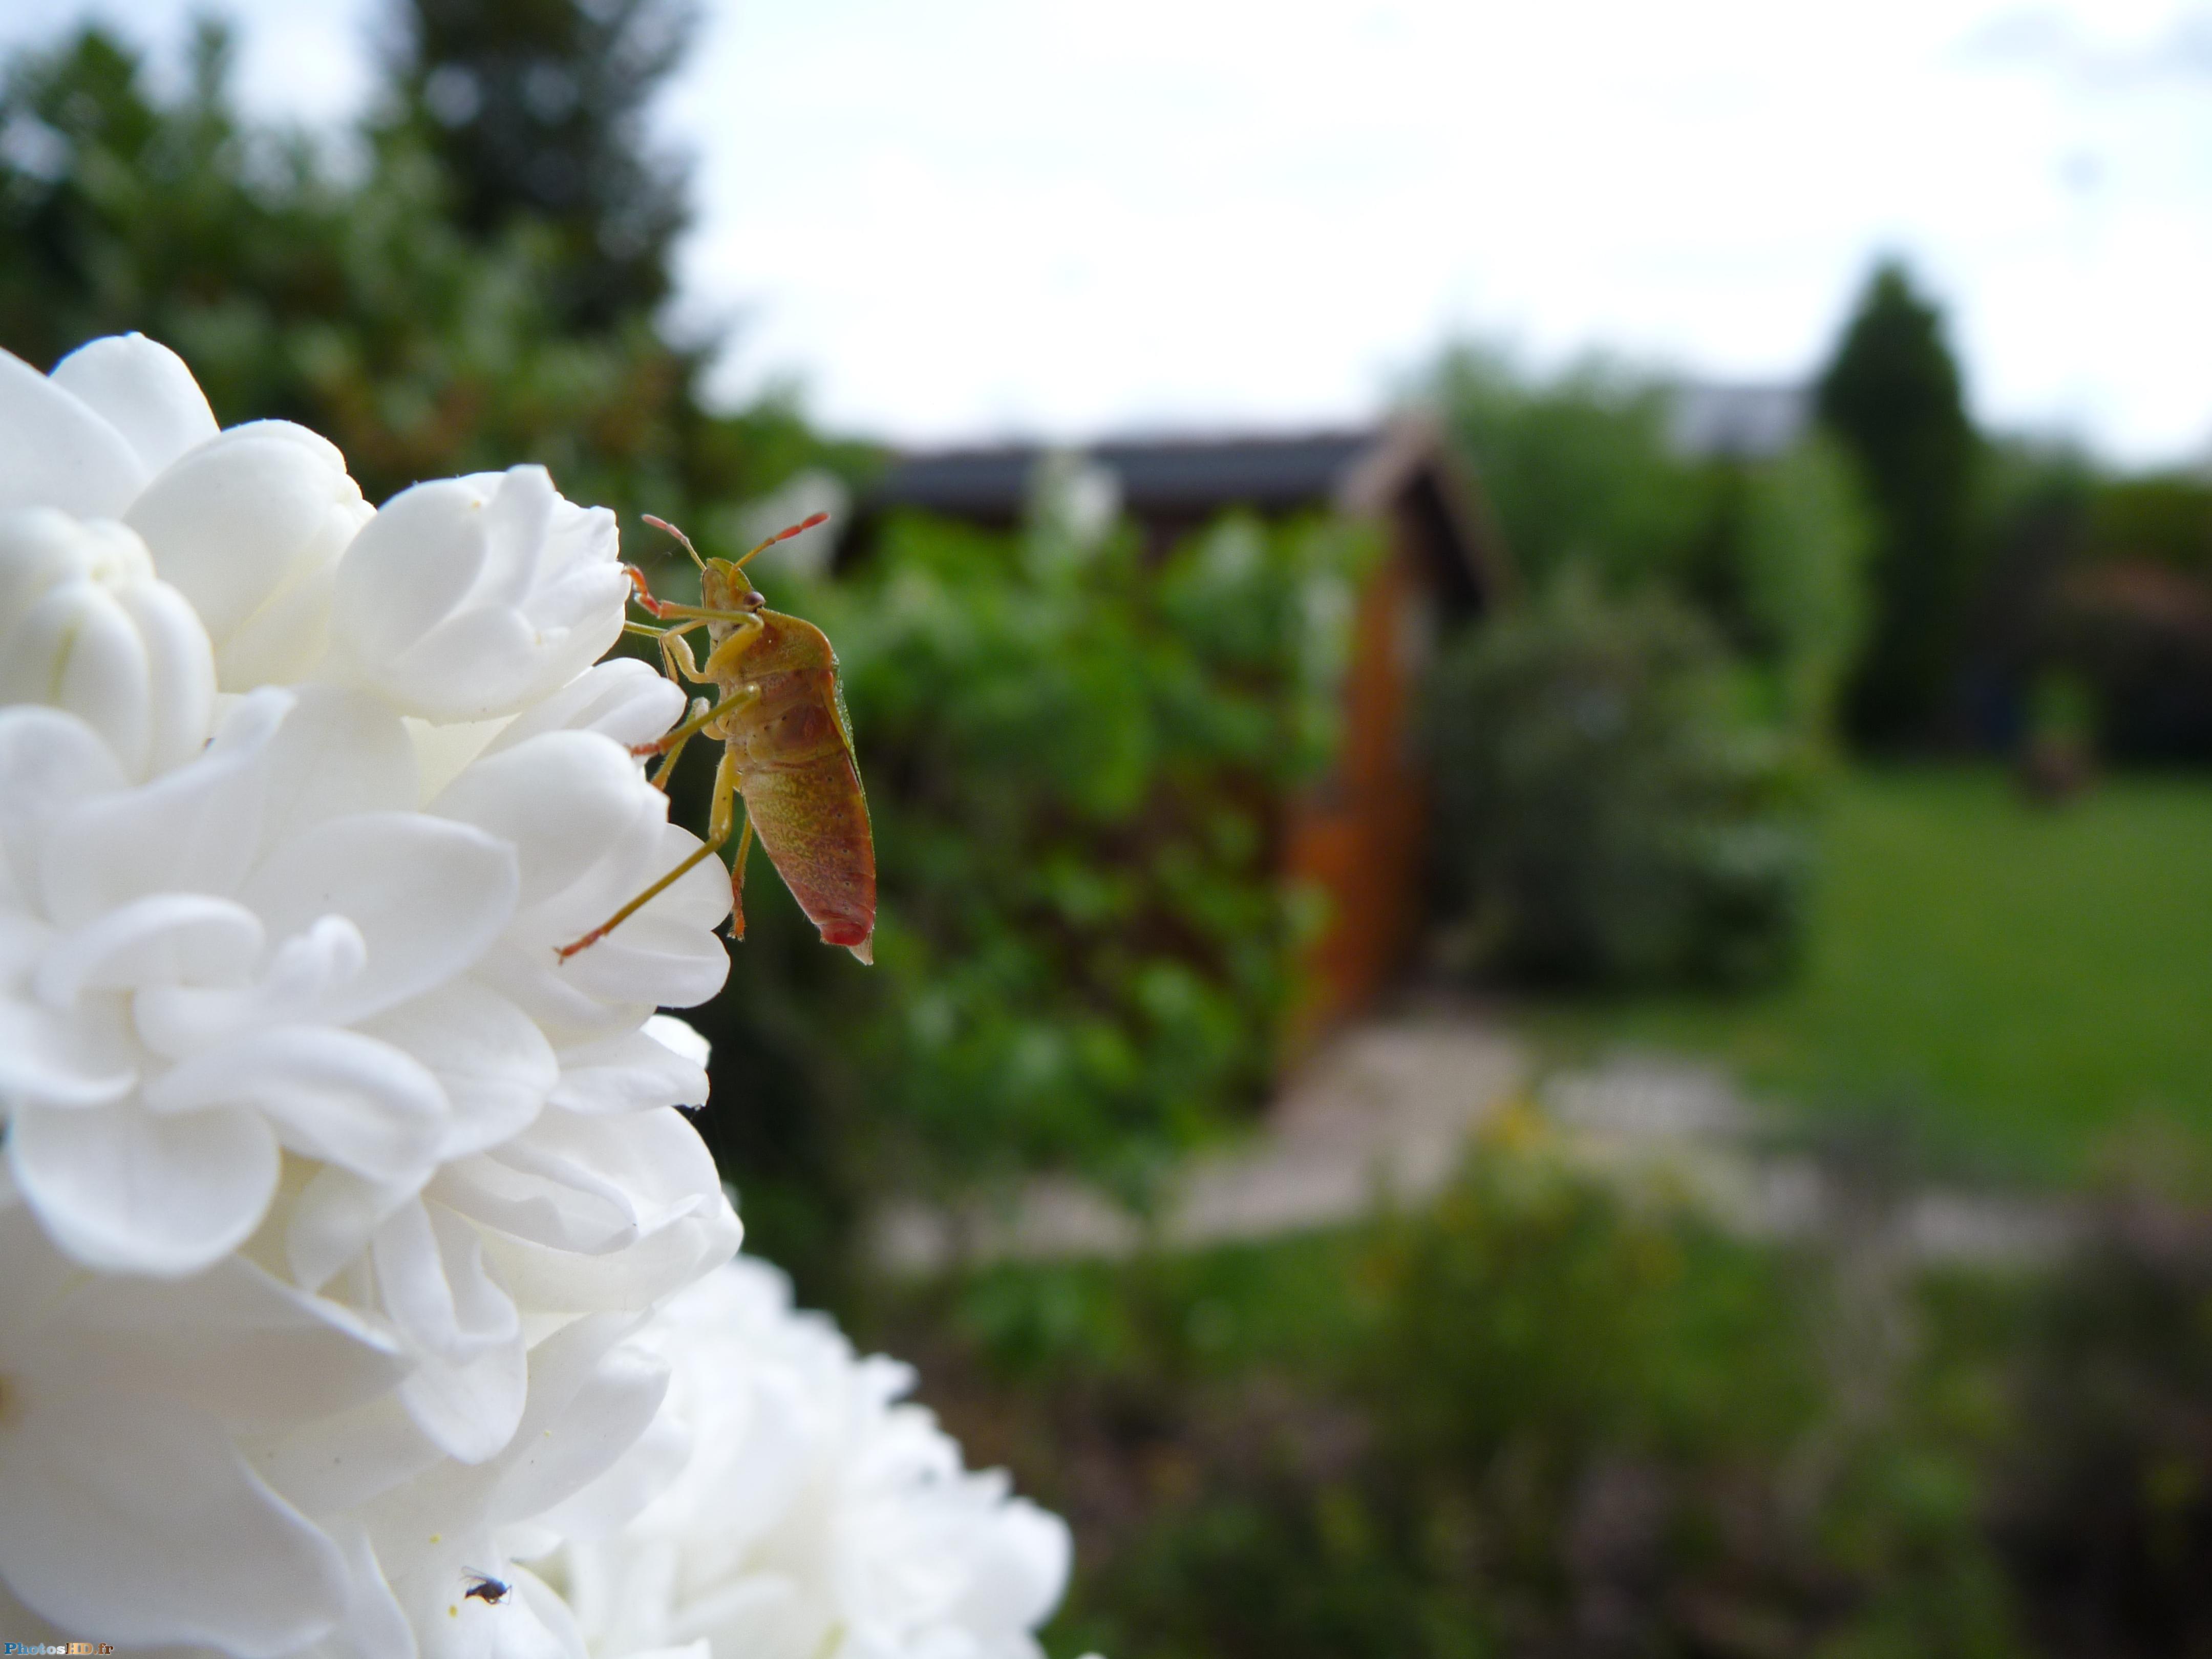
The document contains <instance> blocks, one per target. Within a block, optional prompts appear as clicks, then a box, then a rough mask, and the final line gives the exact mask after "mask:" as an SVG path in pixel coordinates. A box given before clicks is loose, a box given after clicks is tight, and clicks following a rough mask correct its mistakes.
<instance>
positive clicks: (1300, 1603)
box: [898, 1117, 2097, 1659]
mask: <svg viewBox="0 0 2212 1659" xmlns="http://www.w3.org/2000/svg"><path fill="white" fill-rule="evenodd" d="M1346 1243H1347V1241H1336V1242H1335V1248H1334V1249H1328V1248H1324V1247H1323V1244H1322V1241H1310V1240H1307V1241H1285V1242H1283V1243H1273V1244H1267V1245H1259V1246H1244V1247H1239V1248H1237V1249H1231V1250H1224V1251H1220V1252H1216V1253H1212V1254H1211V1255H1208V1256H1206V1257H1202V1258H1193V1259H1185V1260H1180V1261H1178V1260H1176V1259H1172V1258H1170V1259H1167V1260H1163V1261H1141V1262H1138V1263H1135V1264H1132V1265H1129V1266H1127V1267H1121V1268H1119V1269H1115V1268H1109V1267H1103V1266H1102V1267H1091V1268H1084V1269H1072V1268H1066V1267H1033V1268H1021V1269H1014V1268H1000V1269H994V1270H992V1271H990V1272H989V1273H985V1274H983V1275H981V1276H979V1278H978V1279H977V1280H976V1281H975V1283H974V1285H973V1286H972V1288H971V1289H970V1290H969V1291H968V1292H967V1293H966V1298H965V1299H966V1304H968V1306H969V1307H970V1308H972V1310H974V1316H971V1317H968V1318H967V1319H966V1322H967V1323H968V1325H969V1328H970V1330H971V1331H972V1332H973V1333H974V1334H973V1335H971V1337H970V1338H969V1340H970V1342H971V1343H973V1344H975V1345H976V1346H973V1347H971V1348H970V1349H969V1350H968V1352H966V1354H965V1356H964V1358H963V1355H962V1354H961V1353H960V1352H957V1351H952V1352H948V1351H947V1350H946V1349H945V1346H944V1340H945V1339H944V1337H943V1334H942V1333H943V1332H944V1330H945V1328H946V1326H947V1323H948V1322H947V1321H946V1320H945V1317H944V1310H942V1309H941V1308H939V1309H937V1310H934V1311H933V1314H932V1315H931V1322H932V1325H933V1328H934V1329H935V1330H936V1331H937V1332H938V1333H939V1335H938V1337H937V1346H936V1349H935V1352H933V1353H932V1354H931V1363H930V1364H928V1365H927V1367H926V1368H925V1375H927V1376H929V1377H930V1378H931V1383H930V1386H929V1389H928V1395H929V1398H930V1400H931V1403H933V1405H936V1406H938V1407H939V1408H940V1409H943V1410H945V1411H946V1412H947V1413H950V1414H951V1415H952V1416H953V1417H954V1418H955V1419H956V1421H957V1426H959V1428H960V1429H961V1430H962V1431H963V1432H964V1433H968V1434H970V1435H977V1436H981V1437H986V1438H985V1440H984V1441H983V1442H982V1443H987V1444H988V1445H989V1446H990V1448H991V1449H992V1452H993V1454H994V1455H1003V1456H1006V1457H1008V1458H1009V1459H1011V1460H1012V1461H1013V1462H1015V1464H1016V1465H1017V1468H1018V1474H1019V1476H1020V1478H1021V1479H1022V1480H1024V1484H1025V1488H1029V1487H1032V1486H1033V1487H1034V1488H1035V1489H1036V1490H1039V1491H1041V1492H1044V1493H1045V1494H1046V1495H1047V1496H1048V1498H1049V1499H1050V1500H1051V1501H1054V1502H1055V1503H1056V1504H1059V1505H1060V1506H1061V1507H1063V1508H1064V1509H1066V1510H1068V1511H1069V1512H1070V1513H1071V1514H1072V1516H1073V1519H1074V1521H1075V1523H1076V1525H1077V1528H1078V1529H1079V1535H1080V1537H1081V1539H1082V1545H1083V1547H1082V1548H1081V1549H1080V1550H1079V1558H1078V1559H1079V1564H1080V1565H1079V1581H1078V1584H1077V1587H1076V1590H1075V1593H1074V1595H1073V1597H1072V1599H1071V1602H1070V1606H1069V1608H1068V1611H1067V1612H1066V1613H1065V1614H1064V1615H1063V1617H1062V1620H1061V1621H1060V1624H1059V1625H1058V1626H1056V1627H1055V1629H1054V1632H1052V1634H1053V1635H1054V1637H1055V1638H1057V1639H1055V1640H1054V1644H1053V1647H1054V1651H1055V1652H1057V1653H1063V1654H1073V1653H1078V1652H1081V1651H1084V1650H1085V1649H1093V1648H1095V1649H1097V1650H1100V1651H1107V1652H1114V1653H1117V1654H1127V1655H1131V1656H1137V1659H1185V1656H1188V1659H1200V1656H1206V1659H1246V1656H1250V1659H1261V1656H1265V1659H1309V1656H1310V1659H1324V1656H1327V1659H1350V1656H1374V1659H1458V1656H1491V1655H1498V1656H1547V1655H1566V1654H1574V1655H1596V1656H1607V1655H1622V1656H1630V1655H1638V1656H1640V1655H1667V1654H1681V1655H1710V1656H1716V1659H1718V1656H1769V1655H1776V1656H1779V1655H1789V1656H1822V1659H1842V1656H1869V1659H1871V1656H1894V1659H1906V1656H1917V1655H1923V1654H1945V1655H1959V1656H1990V1659H1995V1656H1999V1655H2015V1654H2021V1653H2022V1652H2024V1651H2026V1650H2025V1649H2024V1647H2023V1645H2022V1644H2021V1642H2020V1641H2019V1639H2018V1634H2017V1630H2016V1625H2017V1623H2018V1619H2017V1613H2016V1608H2017V1606H2018V1604H2019V1601H2020V1600H2021V1596H2020V1594H2019V1590H2020V1587H2019V1586H2018V1585H2017V1584H2016V1583H2015V1582H2014V1581H2013V1580H2012V1579H2011V1578H2010V1577H2009V1576H2008V1571H2007V1565H2008V1558H2007V1556H2006V1555H2005V1554H2004V1553H2002V1551H2001V1550H2000V1547H1999V1545H1998V1541H1996V1538H1995V1536H1994V1535H1993V1534H1992V1533H1991V1531H1990V1527H1989V1524H1988V1523H1989V1519H1990V1514H1989V1504H1990V1499H1991V1492H1992V1480H1993V1478H1994V1471H1995V1470H1996V1469H1997V1468H1999V1467H2000V1462H1999V1456H1998V1454H1999V1453H2000V1452H2001V1449H2002V1447H2003V1445H2004V1444H2005V1443H2006V1440H2007V1438H2008V1436H2010V1435H2011V1434H2012V1433H2013V1432H2015V1430H2016V1427H2017V1425H2018V1422H2019V1420H2020V1419H2017V1418H2016V1417H2015V1415H2014V1414H2013V1410H2012V1407H2011V1405H2010V1403H2009V1401H2008V1395H2007V1391H2006V1389H2005V1388H2004V1386H2003V1382H2004V1378H2005V1375H2006V1373H2005V1369H2004V1368H2005V1364H2007V1363H2008V1360H2009V1358H2010V1357H2011V1355H2012V1354H2013V1353H2015V1352H2016V1351H2017V1349H2016V1344H2017V1341H2018V1333H2019V1331H2020V1330H2021V1316H2020V1312H2019V1309H2018V1305H2017V1304H2018V1300H2019V1298H2018V1297H2017V1295H2016V1294H2015V1292H2014V1291H2012V1290H2010V1289H2009V1288H2006V1287H2002V1286H1996V1285H1991V1284H1989V1283H1984V1281H1979V1280H1976V1281H1973V1282H1972V1284H1971V1285H1951V1286H1948V1287H1946V1288H1947V1291H1948V1295H1949V1297H1950V1300H1949V1302H1948V1303H1939V1302H1936V1301H1935V1300H1931V1299H1929V1298H1928V1297H1925V1296H1923V1291H1922V1287H1920V1286H1919V1285H1917V1283H1916V1282H1915V1281H1914V1279H1912V1277H1911V1274H1910V1273H1909V1272H1905V1273H1899V1272H1895V1271H1889V1272H1887V1273H1876V1274H1875V1275H1874V1276H1873V1285H1872V1291H1871V1295H1869V1288H1868V1281H1869V1275H1868V1273H1867V1271H1866V1269H1867V1267H1868V1265H1869V1264H1868V1261H1864V1260H1862V1259H1860V1258H1859V1257H1858V1256H1857V1255H1854V1254H1852V1249H1851V1247H1850V1246H1846V1247H1845V1248H1844V1251H1843V1252H1842V1254H1841V1255H1840V1256H1837V1255H1830V1254H1829V1253H1828V1252H1827V1251H1826V1250H1825V1249H1820V1248H1814V1247H1811V1246H1792V1247H1782V1246H1778V1245H1775V1244H1773V1243H1765V1242H1760V1241H1757V1240H1752V1239H1746V1238H1742V1237H1735V1236H1731V1235H1729V1234H1728V1233H1725V1232H1723V1231H1720V1230H1719V1229H1718V1228H1717V1226H1716V1225H1714V1224H1712V1223H1711V1221H1710V1220H1708V1219H1707V1218H1705V1217H1704V1216H1703V1215H1702V1214H1701V1213H1700V1212H1699V1210H1698V1209H1697V1208H1696V1206H1694V1205H1693V1204H1692V1203H1690V1202H1688V1201H1686V1200H1684V1199H1682V1198H1681V1197H1680V1196H1679V1195H1674V1194H1669V1192H1668V1190H1667V1189H1666V1188H1664V1186H1663V1185H1658V1184H1653V1183H1641V1184H1638V1183H1626V1184H1625V1183H1624V1182H1622V1181H1621V1180H1620V1177H1619V1176H1615V1175H1609V1174H1605V1173H1601V1172H1600V1171H1599V1170H1596V1169H1595V1168H1593V1167H1592V1166H1591V1165H1590V1164H1588V1163H1586V1162H1583V1161H1582V1160H1580V1159H1578V1158H1576V1157H1575V1156H1573V1155H1572V1154H1571V1153H1569V1152H1567V1151H1565V1149H1564V1148H1563V1147H1562V1146H1560V1145H1559V1143H1557V1142H1556V1141H1553V1139H1550V1138H1549V1137H1548V1136H1547V1135H1546V1134H1545V1133H1544V1132H1543V1131H1542V1130H1541V1128H1539V1127H1535V1126H1534V1124H1533V1123H1531V1122H1530V1121H1528V1119H1526V1118H1522V1117H1516V1118H1513V1119H1510V1120H1508V1121H1507V1122H1506V1124H1505V1125H1504V1129H1503V1131H1502V1133H1497V1134H1495V1135H1493V1137H1492V1139H1489V1140H1488V1141H1487V1142H1486V1144H1485V1145H1483V1146H1481V1147H1480V1149H1479V1150H1478V1151H1477V1152H1475V1154H1474V1157H1473V1158H1472V1159H1471V1161H1470V1163H1469V1164H1468V1168H1467V1169H1466V1170H1465V1171H1464V1172H1463V1174H1462V1178H1461V1179H1460V1180H1459V1181H1458V1182H1456V1183H1455V1185H1454V1186H1453V1187H1452V1188H1449V1190H1448V1192H1447V1193H1446V1194H1445V1195H1444V1196H1443V1199H1442V1200H1441V1201H1440V1202H1439V1204H1438V1205H1437V1207H1436V1208H1435V1209H1434V1210H1433V1211H1432V1212H1428V1213H1426V1214H1422V1215H1418V1216H1412V1217H1405V1218H1398V1219H1396V1220H1395V1221H1390V1222H1387V1223H1384V1224H1383V1225H1380V1226H1379V1227H1378V1228H1377V1229H1376V1231H1373V1232H1371V1233H1370V1234H1369V1235H1368V1236H1367V1237H1365V1238H1364V1239H1363V1240H1358V1241H1349V1243H1352V1244H1354V1245H1355V1246H1356V1248H1345V1246H1346ZM1874 1259H1875V1260H1877V1261H1878V1260H1879V1259H1880V1258H1879V1257H1878V1255H1877V1257H1875V1258H1874ZM1024 1284H1026V1285H1028V1286H1029V1287H1030V1292H1031V1301H1032V1303H1033V1304H1034V1308H1033V1312H1032V1313H1031V1315H1030V1316H1028V1317H1027V1318H1024V1317H1021V1316H1018V1314H1017V1313H1016V1311H1015V1310H1016V1309H1017V1307H1018V1304H1019V1303H1020V1300H1021V1296H1020V1291H1021V1286H1022V1285H1024ZM1078 1309H1079V1310H1080V1313H1079V1315H1078V1314H1076V1313H1075V1312H1074V1311H1073V1310H1078ZM1937 1318H1940V1319H1941V1321H1942V1323H1941V1324H1940V1325H1939V1324H1936V1323H1935V1320H1936V1319H1937ZM1222 1331H1232V1332H1242V1333H1243V1335H1242V1336H1232V1337H1231V1338H1229V1339H1228V1340H1215V1339H1214V1337H1213V1334H1215V1333H1218V1332H1222ZM1324 1331H1325V1333H1326V1334H1324ZM1045 1332H1055V1333H1057V1334H1056V1335H1055V1336H1053V1337H1050V1338H1048V1341H1049V1343H1050V1346H1051V1348H1052V1352H1054V1355H1055V1356H1056V1358H1055V1361H1054V1364H1051V1365H1050V1366H1048V1367H1040V1366H1039V1365H1038V1364H1037V1362H1036V1352H1037V1347H1038V1345H1039V1341H1040V1334H1041V1333H1045ZM915 1335H916V1333H915V1332H913V1331H910V1330H902V1331H901V1332H900V1333H899V1334H898V1340H912V1339H913V1338H914V1337H915ZM1040 1483H1041V1484H1040ZM2064 1651H2080V1652H2084V1653H2087V1652H2093V1651H2097V1650H2095V1649H2093V1648H2089V1647H2087V1646H2084V1647H2080V1648H2074V1649H2065V1650H2064Z"/></svg>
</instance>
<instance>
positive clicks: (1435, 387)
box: [1428, 345, 1713, 589]
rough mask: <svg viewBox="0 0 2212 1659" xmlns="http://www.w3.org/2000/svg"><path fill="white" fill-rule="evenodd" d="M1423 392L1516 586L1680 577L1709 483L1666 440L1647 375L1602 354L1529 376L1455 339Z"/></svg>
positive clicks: (1709, 508)
mask: <svg viewBox="0 0 2212 1659" xmlns="http://www.w3.org/2000/svg"><path fill="white" fill-rule="evenodd" d="M1428 390H1429V392H1430V395H1431V396H1432V397H1433V398H1435V399H1436V401H1437V404H1439V406H1440V407H1441V408H1442V409H1443V411H1444V417H1445V420H1446V422H1447V423H1448V424H1449V428H1450V430H1451V433H1452V435H1453V437H1454V439H1455V441H1456V442H1457V443H1458V445H1459V447H1460V449H1461V451H1462V453H1464V454H1465V455H1466V457H1467V458H1468V462H1469V463H1470V464H1471V465H1472V466H1473V467H1474V472H1475V476H1476V477H1477V479H1478V480H1479V481H1480V484H1481V487H1482V492H1483V495H1484V496H1485V498H1486V500H1487V501H1488V503H1489V505H1490V507H1491V510H1492V512H1493V513H1495V514H1496V515H1497V518H1498V527H1499V528H1500V529H1501V530H1502V531H1503V532H1504V537H1505V543H1506V545H1507V547H1508V548H1510V550H1511V554H1512V559H1513V565H1514V570H1515V573H1516V574H1517V575H1518V576H1519V577H1520V578H1521V579H1522V580H1523V581H1524V582H1525V583H1527V584H1528V586H1530V587H1532V588H1539V589H1541V588H1542V587H1545V586H1548V585H1549V584H1550V583H1551V582H1552V581H1553V580H1554V579H1555V578H1556V577H1558V576H1559V574H1561V573H1562V572H1564V571H1565V570H1566V569H1568V568H1570V567H1585V568H1595V569H1596V570H1598V571H1599V572H1600V573H1601V574H1602V575H1603V576H1604V577H1605V578H1607V580H1609V581H1610V582H1611V583H1612V584H1613V585H1614V586H1636V585H1641V584H1644V583H1647V582H1650V581H1654V580H1658V581H1662V582H1673V583H1675V584H1676V585H1678V586H1680V585H1681V584H1682V583H1683V582H1684V581H1686V575H1687V572H1688V570H1689V568H1690V565H1691V563H1692V561H1693V560H1694V559H1695V557H1696V556H1697V555H1698V551H1699V540H1700V538H1701V537H1702V536H1703V535H1704V533H1705V531H1706V529H1707V527H1708V526H1709V524H1710V523H1711V518H1712V513H1713V501H1712V484H1711V479H1710V478H1709V477H1707V476H1706V475H1705V473H1704V472H1703V471H1701V470H1700V469H1699V467H1698V466H1696V465H1693V464H1692V463H1690V462H1688V461H1686V460H1685V459H1682V458H1681V457H1680V456H1678V455H1677V454H1675V453H1674V451H1673V450H1672V449H1671V448H1670V447H1669V446H1668V441H1667V422H1668V398H1667V392H1666V390H1665V388H1664V387H1663V386H1661V385H1660V384H1659V383H1658V382H1656V380H1651V379H1649V378H1648V377H1645V376H1644V375H1641V374H1637V373H1635V372H1634V371H1632V370H1631V369H1629V368H1626V367H1625V366H1623V365H1621V364H1620V363H1616V362H1609V361H1607V360H1605V359H1602V358H1597V359H1590V360H1587V361H1585V362H1581V363H1579V364H1577V365H1575V366H1574V367H1571V368H1569V369H1567V370H1566V371H1565V373H1564V374H1559V375H1558V376H1556V377H1554V378H1553V379H1551V380H1541V379H1538V378H1535V377H1534V376H1531V375H1529V374H1527V373H1525V372H1524V371H1522V369H1521V368H1519V367H1518V366H1517V365H1516V363H1515V362H1513V360H1512V359H1511V358H1510V357H1509V356H1505V355H1504V354H1503V353H1501V352H1498V351H1496V350H1493V349H1485V348H1482V347H1478V346H1468V345H1461V346H1456V347H1454V348H1452V349H1449V350H1448V351H1447V352H1446V353H1445V354H1444V356H1443V359H1442V360H1441V362H1439V363H1438V364H1437V368H1435V369H1434V370H1433V371H1431V375H1430V380H1429V386H1428Z"/></svg>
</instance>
